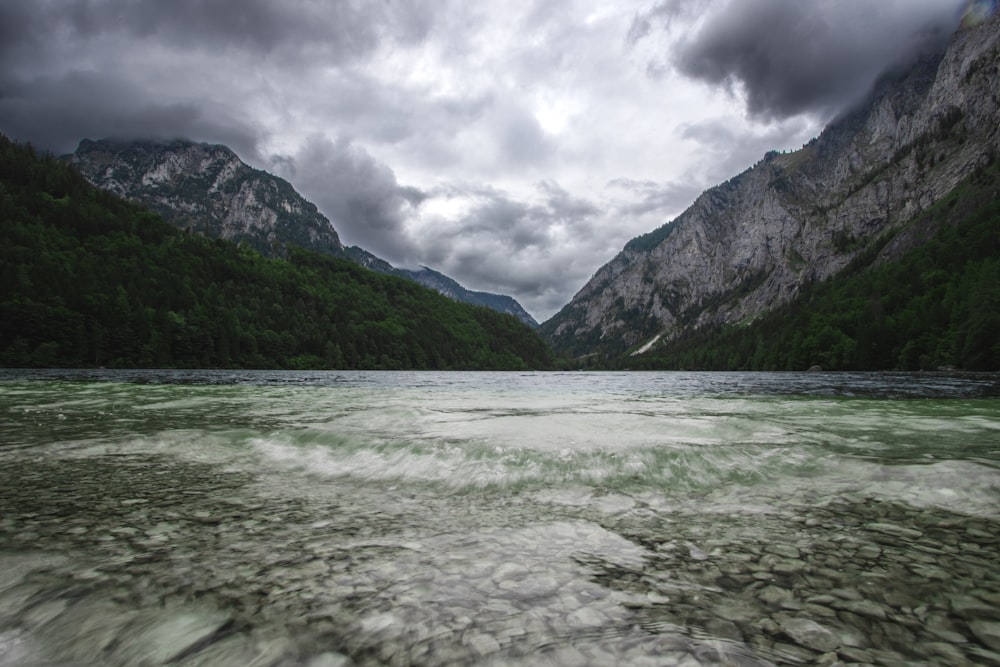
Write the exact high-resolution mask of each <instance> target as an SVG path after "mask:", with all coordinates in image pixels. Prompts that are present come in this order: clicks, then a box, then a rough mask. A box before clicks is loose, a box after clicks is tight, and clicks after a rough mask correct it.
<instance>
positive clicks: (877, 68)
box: [630, 0, 964, 119]
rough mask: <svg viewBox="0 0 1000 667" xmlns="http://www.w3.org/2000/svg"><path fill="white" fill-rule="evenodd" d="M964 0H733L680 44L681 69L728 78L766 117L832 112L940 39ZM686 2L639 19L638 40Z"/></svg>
mask: <svg viewBox="0 0 1000 667" xmlns="http://www.w3.org/2000/svg"><path fill="white" fill-rule="evenodd" d="M963 4H964V3H963V2H961V1H960V0H881V1H880V2H877V3H872V2H842V1H841V0H815V1H812V2H801V1H800V0H728V1H727V2H721V3H720V2H716V3H714V4H710V5H708V9H707V14H706V15H705V16H703V22H702V23H701V25H700V26H699V27H698V28H697V29H696V30H695V31H694V33H693V34H691V35H688V36H686V37H684V38H683V39H682V40H681V41H680V43H679V44H677V45H675V47H674V50H673V52H672V54H671V62H672V64H673V65H674V66H675V67H676V68H677V69H678V70H679V71H680V72H681V73H683V74H684V75H686V76H689V77H691V78H694V79H699V80H702V81H704V82H706V83H709V84H711V85H714V86H724V87H726V88H728V89H730V90H731V91H733V92H734V93H737V94H740V95H742V96H743V97H744V98H745V102H746V107H747V110H748V111H749V112H750V113H751V114H752V115H754V116H757V117H761V118H763V119H776V118H777V119H781V118H787V117H789V116H794V115H797V114H802V113H816V114H818V115H820V116H822V117H823V118H824V119H828V118H830V117H831V116H833V115H835V114H836V113H837V112H838V111H840V110H842V109H843V108H844V107H845V106H847V105H849V104H851V103H853V102H855V101H857V100H858V99H859V98H860V97H862V96H864V95H865V94H866V93H867V92H868V91H869V90H870V88H871V86H872V83H873V82H874V81H875V79H876V78H877V77H878V76H879V75H880V74H881V73H882V72H884V71H885V70H886V69H887V68H890V67H894V66H900V65H902V64H904V63H906V62H907V61H908V60H910V59H912V58H913V57H914V56H915V55H916V54H918V53H920V52H922V51H925V50H928V49H936V48H939V47H940V46H941V45H942V44H943V43H944V42H945V40H946V39H947V38H948V36H950V34H951V33H952V32H953V31H954V29H955V27H956V26H957V25H958V21H959V19H960V13H961V12H960V10H961V8H962V6H963ZM681 11H682V9H681V5H680V3H679V2H678V1H677V0H672V1H671V2H667V3H661V4H659V5H657V6H656V7H654V8H653V9H651V10H649V11H648V12H646V13H643V14H640V15H639V16H637V17H636V19H635V21H634V22H633V27H632V31H631V33H630V35H631V36H632V39H633V41H638V40H639V39H642V38H644V37H646V36H648V35H650V34H651V33H652V32H653V26H654V25H659V26H666V25H669V22H670V20H671V19H672V18H673V17H674V16H676V15H678V14H679V13H680V12H681Z"/></svg>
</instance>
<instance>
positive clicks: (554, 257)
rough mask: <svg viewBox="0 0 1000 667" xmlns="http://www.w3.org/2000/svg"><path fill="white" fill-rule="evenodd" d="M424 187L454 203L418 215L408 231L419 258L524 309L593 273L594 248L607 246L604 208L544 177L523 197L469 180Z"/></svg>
mask: <svg viewBox="0 0 1000 667" xmlns="http://www.w3.org/2000/svg"><path fill="white" fill-rule="evenodd" d="M428 194H429V196H430V197H431V198H432V199H436V200H450V201H456V202H460V203H461V204H462V206H461V212H460V213H459V214H457V215H444V216H434V215H428V216H425V217H424V219H423V220H422V223H423V227H422V228H421V229H420V230H419V233H418V234H416V235H415V236H414V243H415V244H417V245H419V247H420V250H421V257H423V258H425V260H426V261H424V263H425V264H428V265H431V266H432V268H435V269H437V270H440V271H442V272H444V273H446V274H448V275H451V276H454V277H456V278H458V279H459V280H460V281H461V282H462V283H463V284H464V285H465V286H466V287H469V288H471V289H479V290H487V291H493V292H501V293H507V294H514V295H516V296H517V298H518V299H519V300H521V302H522V305H524V306H525V307H526V308H528V309H529V311H532V312H537V313H545V314H548V313H550V312H553V311H554V310H557V309H558V308H559V307H560V306H562V305H563V304H564V303H565V301H566V298H567V296H566V293H567V290H573V289H576V288H578V286H579V284H580V283H582V282H583V281H584V280H586V279H587V278H588V277H589V276H590V274H591V273H592V272H593V270H594V266H593V261H592V259H590V258H591V257H593V255H594V253H595V251H596V252H598V253H611V252H613V249H611V248H608V247H606V244H607V240H606V237H607V235H606V233H605V230H602V229H601V227H600V221H601V219H602V216H603V215H604V214H606V211H605V210H604V209H603V208H602V207H601V206H600V205H599V204H598V203H595V202H592V201H590V200H587V199H585V198H581V197H578V196H574V195H573V194H571V193H569V192H568V191H566V190H565V189H564V188H563V187H561V186H560V185H559V184H558V183H556V182H554V181H551V180H549V181H541V182H538V183H536V184H535V192H534V196H530V197H518V196H514V195H512V194H511V193H509V192H506V191H503V190H500V189H498V188H494V187H491V186H486V185H479V184H470V183H450V184H447V185H444V186H441V187H440V188H438V189H436V190H434V191H432V192H430V193H428ZM595 249H596V250H595ZM553 267H559V275H556V276H554V275H553Z"/></svg>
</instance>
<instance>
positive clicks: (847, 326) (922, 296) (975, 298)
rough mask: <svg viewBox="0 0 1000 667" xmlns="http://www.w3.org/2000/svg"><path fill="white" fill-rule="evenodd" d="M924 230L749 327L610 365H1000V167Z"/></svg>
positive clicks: (987, 171) (968, 183) (720, 330)
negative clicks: (903, 250)
mask: <svg viewBox="0 0 1000 667" xmlns="http://www.w3.org/2000/svg"><path fill="white" fill-rule="evenodd" d="M906 233H907V234H909V235H910V236H911V237H912V236H916V237H918V238H919V237H929V238H928V240H927V241H926V243H924V244H923V245H919V246H917V247H916V248H915V249H914V250H911V251H910V252H908V253H907V254H905V255H904V256H903V257H902V258H901V259H900V260H899V261H896V262H892V263H889V264H883V265H880V266H877V267H874V268H872V266H871V265H872V264H873V263H877V262H874V260H875V259H876V257H877V256H878V255H879V253H882V252H888V251H889V248H885V247H883V246H884V243H885V241H883V245H876V246H875V247H873V248H872V249H871V250H870V251H869V252H868V253H866V254H865V255H863V256H861V257H859V258H858V259H857V260H856V261H855V262H854V265H853V266H852V267H849V268H848V269H847V270H846V271H844V272H843V273H842V274H840V275H839V276H837V277H835V278H833V279H830V280H828V281H826V282H821V283H817V284H814V285H812V286H810V287H809V288H807V289H806V290H805V292H804V294H803V295H802V296H801V297H800V298H799V299H797V300H795V301H794V302H792V303H790V304H788V305H786V306H784V307H782V308H780V309H778V310H776V311H773V312H771V313H769V314H767V315H764V316H762V317H760V318H759V319H757V320H755V321H753V322H750V323H741V324H737V325H732V326H727V327H711V328H705V329H702V330H699V331H697V332H695V333H694V334H693V335H690V336H687V337H685V338H682V339H679V340H676V341H672V342H671V343H670V344H668V345H667V346H665V347H663V348H660V349H657V350H656V351H655V353H653V354H649V355H637V356H627V355H626V356H624V357H621V358H619V359H618V360H617V361H616V362H615V363H614V364H612V366H614V367H629V368H662V369H681V368H683V369H705V370H723V369H747V370H796V369H805V368H808V367H809V366H812V365H820V366H822V367H823V368H825V369H837V370H848V369H859V370H881V369H901V370H932V369H936V368H940V367H942V366H950V367H956V368H961V369H966V370H983V371H997V370H1000V162H996V161H995V162H993V163H992V164H990V165H987V166H984V167H983V168H981V169H980V170H979V171H978V172H976V173H975V174H973V175H972V176H970V177H969V178H968V179H966V180H965V182H963V183H962V184H960V185H959V187H957V188H956V189H955V190H954V191H952V193H951V194H950V195H948V196H947V197H945V198H944V199H943V200H941V201H940V202H938V203H937V204H936V205H935V206H934V207H932V208H931V209H930V210H928V211H927V212H926V213H924V214H923V215H921V216H920V217H919V218H917V219H916V220H914V221H913V222H912V223H911V225H910V227H909V229H908V230H907V232H906Z"/></svg>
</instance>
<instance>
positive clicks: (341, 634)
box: [0, 454, 1000, 667]
mask: <svg viewBox="0 0 1000 667" xmlns="http://www.w3.org/2000/svg"><path fill="white" fill-rule="evenodd" d="M289 479H293V478H289ZM298 481H299V484H298V485H297V488H294V489H289V488H284V487H282V485H281V484H280V483H278V482H276V481H275V480H269V481H267V480H264V481H262V480H261V479H259V478H257V477H255V476H254V475H253V474H251V473H249V472H247V471H240V470H237V469H232V468H225V469H223V468H220V467H219V466H217V465H211V464H201V463H194V462H190V461H180V460H178V459H174V458H171V457H169V456H160V455H151V454H135V455H128V454H124V455H115V456H86V457H77V458H73V457H66V458H62V457H52V456H41V457H38V458H32V457H30V456H29V455H28V454H25V455H23V456H14V457H10V458H9V460H8V461H6V462H5V465H4V466H3V467H2V469H0V504H2V507H3V512H2V513H0V665H3V666H7V665H11V666H13V665H18V666H25V667H41V666H42V665H46V666H53V665H60V666H61V665H66V666H68V665H123V666H124V665H140V666H142V665H167V664H169V665H180V666H184V667H193V666H200V665H204V666H209V665H213V666H214V665H233V666H236V665H240V666H249V665H258V666H265V665H274V666H279V665H307V666H309V667H345V666H349V665H471V664H488V665H508V664H509V665H565V666H575V665H615V664H627V665H634V666H643V665H651V666H652V665H662V666H677V667H696V666H698V665H739V666H754V665H827V666H829V665H899V666H903V665H907V666H912V665H947V666H955V665H1000V521H998V520H997V518H996V517H995V516H994V515H991V514H988V513H986V514H980V515H979V516H975V515H965V514H957V513H952V512H949V511H947V510H944V509H942V508H940V507H929V508H926V507H925V508H920V507H914V506H911V505H908V504H903V503H901V502H899V501H893V500H889V499H886V498H885V497H882V496H878V495H875V494H863V493H862V494H841V495H838V496H835V497H821V496H819V495H816V496H815V497H813V496H811V495H810V494H809V493H808V492H807V491H797V492H795V493H796V494H797V495H795V496H794V497H791V498H788V497H783V496H782V493H783V492H782V491H781V490H779V489H768V488H765V487H755V488H753V489H752V491H749V490H748V491H747V494H746V495H745V496H743V497H741V498H740V502H741V503H742V505H741V506H740V507H739V508H734V507H732V506H731V505H725V506H724V505H720V504H719V503H718V502H715V501H713V499H710V498H705V500H704V503H703V504H702V503H699V502H698V499H697V498H695V499H690V498H687V499H685V500H684V502H683V503H681V502H675V503H672V502H671V501H670V500H669V499H665V498H662V497H661V498H657V497H656V496H653V495H649V496H638V495H637V496H630V495H628V494H625V493H622V492H620V491H619V492H612V491H608V490H602V489H600V488H590V489H580V490H579V491H578V496H577V497H576V498H575V499H574V498H570V499H567V498H566V497H563V498H562V499H561V500H560V501H559V502H553V501H552V498H549V497H546V496H545V494H543V493H541V492H534V493H500V492H495V493H485V492H484V493H467V494H462V495H458V496H456V495H454V494H450V493H446V492H445V491H443V490H440V491H434V490H433V489H430V488H424V489H414V488H412V487H400V488H397V487H396V486H392V485H388V484H381V485H380V484H373V483H361V482H352V481H350V480H346V479H345V480H338V481H335V482H329V481H328V482H325V483H323V484H322V485H320V484H319V482H309V481H306V480H301V479H300V480H298ZM310 484H315V485H316V486H315V487H310ZM727 508H728V509H727Z"/></svg>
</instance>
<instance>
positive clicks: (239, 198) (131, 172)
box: [70, 139, 344, 255]
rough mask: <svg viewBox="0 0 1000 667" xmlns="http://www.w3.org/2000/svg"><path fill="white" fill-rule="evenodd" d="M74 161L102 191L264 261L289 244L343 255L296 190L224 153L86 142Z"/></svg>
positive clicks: (181, 144)
mask: <svg viewBox="0 0 1000 667" xmlns="http://www.w3.org/2000/svg"><path fill="white" fill-rule="evenodd" d="M70 161H71V163H72V164H73V165H74V166H76V168H77V169H79V170H80V172H81V173H82V174H83V176H84V177H85V178H87V180H89V181H90V182H91V183H93V184H94V185H96V186H97V187H99V188H103V189H105V190H110V191H111V192H114V193H115V194H118V195H120V196H122V197H124V198H126V199H131V200H133V201H137V202H139V203H141V204H143V205H145V206H148V207H149V208H151V209H153V210H154V211H156V212H157V213H160V214H161V215H163V216H164V217H165V218H167V219H168V220H172V221H173V222H174V223H175V224H178V225H179V226H181V227H185V228H188V229H191V230H192V231H196V232H199V233H202V234H205V235H207V236H212V237H216V238H223V239H227V240H230V241H234V242H245V243H247V244H249V245H250V246H251V247H253V248H255V249H257V250H259V251H260V252H261V253H263V254H265V255H275V254H281V252H283V248H284V244H286V243H293V244H295V245H299V246H302V247H304V248H309V249H311V250H317V251H319V252H324V253H327V254H336V255H339V254H341V253H343V250H344V246H343V245H342V244H341V242H340V238H339V237H338V236H337V232H336V230H334V228H333V225H331V224H330V221H329V220H327V218H326V217H324V216H323V214H322V213H320V212H319V211H318V210H317V209H316V207H315V206H314V205H313V204H311V203H310V202H308V201H306V200H305V199H303V198H302V197H301V196H300V195H299V194H298V193H297V192H296V191H295V189H294V188H292V186H291V184H289V183H288V182H287V181H285V180H283V179H280V178H277V177H276V176H273V175H271V174H268V173H267V172H265V171H261V170H259V169H254V168H252V167H250V166H249V165H247V164H246V163H244V162H243V161H242V160H241V159H240V158H239V157H238V156H237V155H236V153H234V152H233V151H232V150H230V149H229V148H226V147H225V146H220V145H209V144H198V143H193V142H190V141H183V140H175V141H171V142H142V141H134V142H116V141H110V140H102V141H89V140H86V139H85V140H83V141H81V142H80V146H79V148H77V150H76V153H74V154H73V156H72V157H71V158H70Z"/></svg>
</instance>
